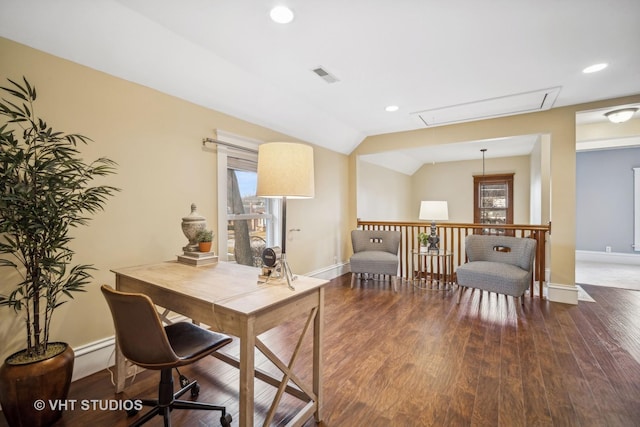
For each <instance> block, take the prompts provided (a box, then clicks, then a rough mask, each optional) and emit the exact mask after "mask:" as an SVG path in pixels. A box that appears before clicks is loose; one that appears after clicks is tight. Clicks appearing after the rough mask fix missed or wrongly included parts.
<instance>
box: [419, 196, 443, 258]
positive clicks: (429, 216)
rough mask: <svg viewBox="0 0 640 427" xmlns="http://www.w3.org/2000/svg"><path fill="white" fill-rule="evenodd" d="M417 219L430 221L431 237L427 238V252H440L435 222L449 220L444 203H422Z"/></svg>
mask: <svg viewBox="0 0 640 427" xmlns="http://www.w3.org/2000/svg"><path fill="white" fill-rule="evenodd" d="M418 218H419V219H422V220H427V221H431V235H430V236H429V239H428V241H429V247H428V248H427V250H429V251H437V250H440V248H439V247H438V243H440V238H439V237H438V236H437V235H436V221H446V220H448V219H449V207H448V206H447V202H446V201H423V202H421V203H420V214H419V215H418Z"/></svg>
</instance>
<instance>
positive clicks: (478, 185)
mask: <svg viewBox="0 0 640 427" xmlns="http://www.w3.org/2000/svg"><path fill="white" fill-rule="evenodd" d="M513 175H514V174H512V173H511V174H499V175H479V176H478V175H476V176H474V177H473V189H474V191H473V194H474V197H473V222H474V223H475V224H492V225H495V224H498V225H499V224H513ZM482 233H483V234H507V233H505V230H504V229H499V228H483V229H482Z"/></svg>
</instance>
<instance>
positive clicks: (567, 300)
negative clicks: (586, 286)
mask: <svg viewBox="0 0 640 427" xmlns="http://www.w3.org/2000/svg"><path fill="white" fill-rule="evenodd" d="M547 298H548V299H549V301H553V302H561V303H564V304H573V305H577V304H578V288H577V287H576V286H575V285H574V286H570V285H559V284H554V283H547Z"/></svg>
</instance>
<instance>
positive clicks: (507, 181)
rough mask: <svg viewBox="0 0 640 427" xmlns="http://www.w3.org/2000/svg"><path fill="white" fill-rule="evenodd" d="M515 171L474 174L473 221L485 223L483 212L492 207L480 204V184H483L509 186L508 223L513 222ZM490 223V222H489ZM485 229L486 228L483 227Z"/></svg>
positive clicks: (506, 208)
mask: <svg viewBox="0 0 640 427" xmlns="http://www.w3.org/2000/svg"><path fill="white" fill-rule="evenodd" d="M514 175H515V173H501V174H490V175H474V176H473V223H474V224H485V223H483V222H482V212H483V211H487V210H489V209H490V208H482V207H481V206H480V186H481V185H482V184H491V185H496V184H497V185H506V186H507V203H506V205H507V206H506V207H505V208H504V210H506V224H513V180H514ZM487 224H488V223H487ZM483 230H484V229H483Z"/></svg>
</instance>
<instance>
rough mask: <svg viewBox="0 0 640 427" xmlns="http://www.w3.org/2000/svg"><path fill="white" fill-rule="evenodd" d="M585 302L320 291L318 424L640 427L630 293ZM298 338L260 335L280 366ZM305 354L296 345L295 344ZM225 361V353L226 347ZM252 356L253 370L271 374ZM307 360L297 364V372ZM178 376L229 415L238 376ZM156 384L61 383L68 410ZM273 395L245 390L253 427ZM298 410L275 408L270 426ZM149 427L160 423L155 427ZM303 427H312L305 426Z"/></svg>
mask: <svg viewBox="0 0 640 427" xmlns="http://www.w3.org/2000/svg"><path fill="white" fill-rule="evenodd" d="M583 288H584V289H585V290H586V291H587V292H588V293H589V294H590V295H591V296H592V297H593V298H594V299H595V301H596V302H580V303H579V304H578V305H577V306H572V305H564V304H557V303H551V302H548V301H545V300H540V299H538V298H534V299H531V298H526V300H525V305H524V307H522V306H521V305H520V304H519V303H516V301H514V300H513V299H512V298H511V297H505V296H498V295H496V294H488V293H486V292H485V293H483V294H481V293H480V292H478V291H471V290H467V291H466V292H465V293H464V294H463V297H462V301H461V303H460V305H457V304H456V295H455V292H457V291H454V292H436V291H429V290H422V289H416V288H414V287H413V286H412V285H410V284H408V283H405V284H403V285H402V286H400V288H399V292H398V293H393V291H392V290H391V289H390V287H389V284H388V283H384V282H383V283H381V282H376V281H370V282H368V283H366V284H364V285H362V286H358V287H356V288H354V289H351V288H350V284H349V275H346V276H342V277H339V278H337V279H334V280H332V281H331V283H330V285H329V286H328V288H327V293H326V305H325V307H326V311H325V321H326V322H325V351H324V355H325V358H324V360H325V362H324V398H325V400H324V421H323V423H322V424H321V425H323V426H331V427H335V426H367V427H374V426H467V425H475V426H505V427H507V426H508V427H513V426H534V425H535V426H625V427H626V426H637V425H640V292H639V291H631V290H623V289H614V288H606V287H599V286H588V285H584V286H583ZM299 330H300V327H299V326H298V325H297V324H288V325H286V326H285V327H280V328H277V329H275V330H272V331H270V332H269V333H267V334H265V335H264V336H263V339H264V341H265V342H267V344H268V345H270V346H273V347H274V348H275V349H279V350H280V353H279V354H280V355H281V356H282V357H283V358H285V360H288V357H289V355H290V353H291V350H290V346H291V345H292V343H293V342H294V341H295V340H296V339H297V335H298V332H299ZM306 344H308V343H306ZM225 350H226V351H227V352H230V353H236V354H237V342H235V341H234V343H233V344H231V345H230V346H228V347H226V349H225ZM260 356H261V355H258V356H257V361H258V362H257V363H261V364H262V365H263V366H262V368H263V369H266V370H271V371H274V370H275V368H272V367H270V366H269V365H268V364H267V363H265V362H264V358H262V357H260ZM310 356H311V355H310V351H307V350H306V349H305V350H304V351H303V353H302V354H301V355H300V357H299V361H298V363H297V368H296V369H295V370H296V372H297V373H298V374H299V375H300V376H301V377H302V378H304V379H308V378H309V374H308V372H307V369H305V367H308V366H309V364H310ZM182 371H183V373H184V374H186V375H187V376H189V377H194V378H197V379H198V381H199V383H200V385H201V393H200V398H199V400H201V401H211V402H216V403H220V404H224V405H226V406H227V407H228V410H229V412H230V413H231V414H232V415H233V417H234V418H235V421H234V423H233V425H238V423H237V413H238V401H237V396H238V372H237V371H236V370H235V369H233V368H231V367H229V366H227V365H225V364H224V363H222V362H220V361H218V360H216V359H213V358H207V359H206V360H203V361H201V362H199V363H198V364H196V365H195V366H193V367H189V368H184V369H183V370H182ZM157 380H158V374H157V373H155V372H150V371H145V372H141V373H139V374H138V375H137V376H136V378H135V381H134V382H133V383H132V384H131V385H130V386H128V388H127V389H126V392H125V393H123V395H115V394H114V392H113V387H112V386H111V382H110V376H109V373H108V372H107V371H106V370H105V371H102V372H99V373H96V374H94V375H91V376H90V377H87V378H84V379H82V380H79V381H77V382H75V383H73V384H72V385H71V392H70V399H76V400H78V401H81V400H83V399H84V400H91V399H95V400H100V401H107V400H109V399H124V398H128V397H131V398H135V397H141V396H145V397H151V396H152V395H154V394H155V392H156V386H157ZM274 393H275V389H274V388H273V387H271V386H267V385H265V384H264V383H262V382H260V381H257V382H256V407H257V408H258V409H259V413H258V414H257V415H256V417H255V424H256V425H261V424H262V422H263V420H264V415H265V413H266V411H267V410H268V407H269V401H270V400H271V398H272V397H273V395H274ZM298 407H300V403H299V402H298V401H296V400H295V399H293V398H290V397H287V398H285V399H284V401H283V403H282V404H281V407H280V410H279V411H278V415H277V417H276V418H277V420H276V422H275V423H274V424H276V425H284V424H285V423H286V422H287V421H288V420H289V419H290V417H291V415H290V412H291V410H292V409H293V408H298ZM218 418H219V415H218V414H213V413H207V412H195V411H174V412H173V414H172V419H173V421H174V425H178V426H204V425H213V426H217V425H219V423H218ZM129 421H131V419H128V418H127V417H126V415H125V413H124V412H122V411H112V410H95V411H89V410H81V409H80V410H79V409H78V408H76V410H73V411H66V412H65V413H64V415H63V418H62V419H61V420H60V421H59V422H58V423H57V424H56V426H58V427H60V426H89V425H91V426H95V427H99V426H125V425H127V423H128V422H129ZM4 425H6V422H5V420H4V419H2V420H1V421H0V426H4ZM149 425H151V426H159V425H162V422H161V419H160V418H156V419H155V420H154V421H153V422H152V423H150V424H149ZM312 425H315V423H314V422H312V421H310V422H308V423H307V424H306V426H312Z"/></svg>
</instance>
